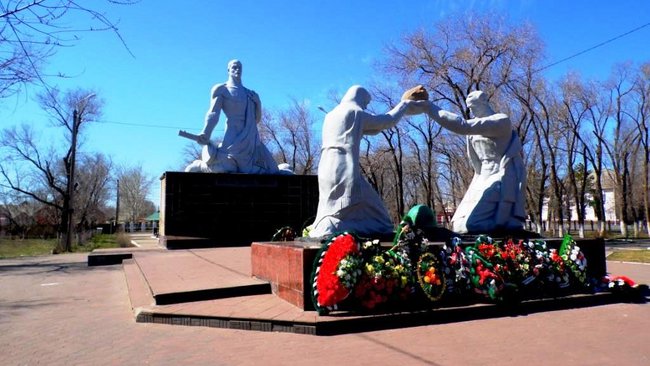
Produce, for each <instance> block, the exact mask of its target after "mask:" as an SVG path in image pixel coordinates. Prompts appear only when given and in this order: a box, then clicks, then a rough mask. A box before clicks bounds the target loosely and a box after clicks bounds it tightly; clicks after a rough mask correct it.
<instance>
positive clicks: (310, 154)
mask: <svg viewBox="0 0 650 366" xmlns="http://www.w3.org/2000/svg"><path fill="white" fill-rule="evenodd" d="M315 123H316V119H315V118H314V116H312V115H311V113H310V112H309V109H308V108H307V104H306V103H304V102H299V101H298V100H296V99H292V102H291V105H290V106H289V107H288V108H287V109H285V110H281V111H279V112H278V113H277V117H276V116H273V115H272V114H270V113H268V112H267V113H264V114H263V115H262V122H261V123H260V135H261V138H262V139H263V140H264V141H268V142H269V143H270V148H271V149H272V150H273V151H275V155H276V157H278V158H279V160H280V161H282V162H284V163H287V164H289V165H291V166H292V167H293V169H294V171H295V172H296V173H297V174H314V173H315V170H316V163H317V161H318V156H319V154H320V152H319V149H320V144H319V142H318V141H319V139H318V138H317V136H316V132H315V131H314V125H315Z"/></svg>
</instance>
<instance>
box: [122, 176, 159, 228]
mask: <svg viewBox="0 0 650 366" xmlns="http://www.w3.org/2000/svg"><path fill="white" fill-rule="evenodd" d="M118 179H119V181H120V192H119V193H120V209H121V212H120V214H119V215H120V217H122V218H126V219H127V220H128V221H131V222H136V221H139V220H141V219H143V218H144V217H146V216H148V215H149V214H151V213H152V212H153V208H152V206H153V204H152V203H151V202H150V201H148V200H147V197H148V196H149V192H150V191H151V185H152V184H153V181H154V178H153V177H148V176H147V174H146V173H145V172H144V169H143V168H142V166H134V167H127V168H122V169H120V170H119V172H118Z"/></svg>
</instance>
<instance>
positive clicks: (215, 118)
mask: <svg viewBox="0 0 650 366" xmlns="http://www.w3.org/2000/svg"><path fill="white" fill-rule="evenodd" d="M221 88H222V86H221V85H217V86H215V87H214V88H212V93H211V95H210V108H209V109H208V113H206V115H205V124H204V125H203V130H202V131H201V133H200V134H199V139H200V140H201V141H199V143H200V144H202V145H207V144H208V143H209V142H210V136H212V131H214V128H215V127H216V126H217V123H218V122H219V115H220V114H221V108H222V106H223V95H222V93H221Z"/></svg>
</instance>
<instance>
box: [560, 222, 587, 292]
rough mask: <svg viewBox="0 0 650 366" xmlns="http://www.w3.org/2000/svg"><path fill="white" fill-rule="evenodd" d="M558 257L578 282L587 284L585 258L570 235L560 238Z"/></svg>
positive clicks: (583, 284)
mask: <svg viewBox="0 0 650 366" xmlns="http://www.w3.org/2000/svg"><path fill="white" fill-rule="evenodd" d="M560 257H561V258H562V260H563V261H564V264H565V266H566V267H567V268H568V270H569V271H570V273H571V275H572V276H573V278H575V279H576V280H577V281H578V284H580V285H582V286H587V284H588V283H587V259H586V258H585V255H584V254H583V253H582V252H581V251H580V247H578V245H577V244H576V242H575V240H573V239H572V238H571V236H570V235H565V236H564V240H562V245H561V246H560Z"/></svg>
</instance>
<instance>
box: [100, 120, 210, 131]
mask: <svg viewBox="0 0 650 366" xmlns="http://www.w3.org/2000/svg"><path fill="white" fill-rule="evenodd" d="M97 123H101V124H111V125H122V126H135V127H149V128H169V129H176V130H177V129H189V130H192V128H187V127H186V126H183V127H179V126H165V125H153V124H145V123H131V122H117V121H97ZM194 130H198V129H197V128H194Z"/></svg>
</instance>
